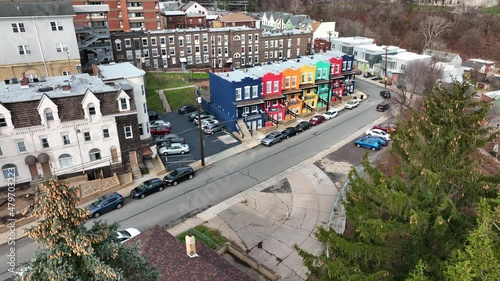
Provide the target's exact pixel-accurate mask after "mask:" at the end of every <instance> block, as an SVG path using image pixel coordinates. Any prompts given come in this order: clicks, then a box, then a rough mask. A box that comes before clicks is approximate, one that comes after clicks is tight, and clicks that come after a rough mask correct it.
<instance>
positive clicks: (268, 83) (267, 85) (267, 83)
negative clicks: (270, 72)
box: [266, 81, 273, 94]
mask: <svg viewBox="0 0 500 281" xmlns="http://www.w3.org/2000/svg"><path fill="white" fill-rule="evenodd" d="M272 85H273V83H272V82H271V81H268V82H266V93H268V94H269V93H271V86H272Z"/></svg>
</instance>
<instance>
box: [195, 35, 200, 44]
mask: <svg viewBox="0 0 500 281" xmlns="http://www.w3.org/2000/svg"><path fill="white" fill-rule="evenodd" d="M194 43H195V44H199V43H200V35H198V34H195V35H194Z"/></svg>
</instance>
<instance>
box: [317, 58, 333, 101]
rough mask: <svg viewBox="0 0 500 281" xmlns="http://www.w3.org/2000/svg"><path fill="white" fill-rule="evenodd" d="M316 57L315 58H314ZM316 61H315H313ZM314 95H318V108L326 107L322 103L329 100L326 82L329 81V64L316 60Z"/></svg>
mask: <svg viewBox="0 0 500 281" xmlns="http://www.w3.org/2000/svg"><path fill="white" fill-rule="evenodd" d="M315 57H316V56H315ZM314 61H316V59H314ZM315 63H316V79H315V80H316V85H317V86H318V87H317V89H316V94H317V95H318V107H322V106H326V104H325V102H324V101H329V100H331V96H330V92H329V88H328V82H329V81H330V62H328V61H326V60H317V61H316V62H315Z"/></svg>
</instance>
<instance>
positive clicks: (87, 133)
mask: <svg viewBox="0 0 500 281" xmlns="http://www.w3.org/2000/svg"><path fill="white" fill-rule="evenodd" d="M83 138H84V139H85V141H91V140H92V138H91V137H90V132H83Z"/></svg>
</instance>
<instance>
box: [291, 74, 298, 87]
mask: <svg viewBox="0 0 500 281" xmlns="http://www.w3.org/2000/svg"><path fill="white" fill-rule="evenodd" d="M295 86H297V76H293V77H292V87H295Z"/></svg>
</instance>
